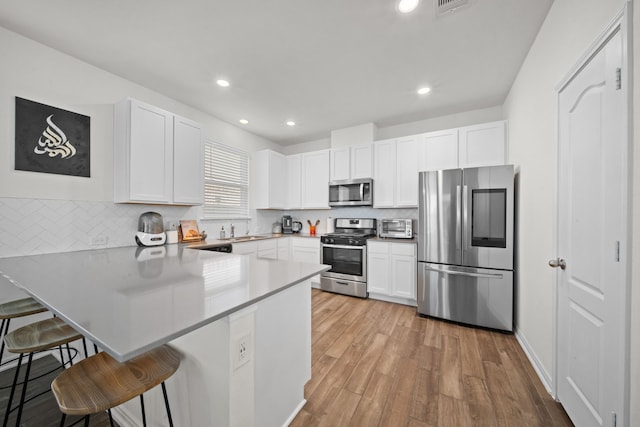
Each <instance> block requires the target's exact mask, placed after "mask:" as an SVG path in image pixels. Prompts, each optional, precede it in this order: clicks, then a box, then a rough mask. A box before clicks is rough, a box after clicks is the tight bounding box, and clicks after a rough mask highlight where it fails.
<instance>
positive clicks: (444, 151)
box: [419, 129, 458, 171]
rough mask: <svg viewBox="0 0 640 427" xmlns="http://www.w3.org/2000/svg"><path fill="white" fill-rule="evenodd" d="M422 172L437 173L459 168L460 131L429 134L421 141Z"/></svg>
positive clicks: (453, 130)
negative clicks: (442, 170) (441, 170)
mask: <svg viewBox="0 0 640 427" xmlns="http://www.w3.org/2000/svg"><path fill="white" fill-rule="evenodd" d="M419 166H420V170H421V171H437V170H440V169H456V168H457V167H458V129H449V130H443V131H438V132H429V133H425V134H423V135H422V141H420V165H419Z"/></svg>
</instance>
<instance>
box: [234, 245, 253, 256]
mask: <svg viewBox="0 0 640 427" xmlns="http://www.w3.org/2000/svg"><path fill="white" fill-rule="evenodd" d="M232 252H233V253H234V254H238V255H254V256H255V255H257V254H258V242H242V243H233V245H232Z"/></svg>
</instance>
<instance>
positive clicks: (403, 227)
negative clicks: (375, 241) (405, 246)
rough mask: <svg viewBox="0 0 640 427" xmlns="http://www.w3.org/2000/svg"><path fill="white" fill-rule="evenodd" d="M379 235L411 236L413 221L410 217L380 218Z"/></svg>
mask: <svg viewBox="0 0 640 427" xmlns="http://www.w3.org/2000/svg"><path fill="white" fill-rule="evenodd" d="M379 224H380V230H379V231H378V236H379V237H390V238H394V239H411V238H413V221H412V220H410V219H381V220H380V222H379Z"/></svg>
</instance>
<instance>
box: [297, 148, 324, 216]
mask: <svg viewBox="0 0 640 427" xmlns="http://www.w3.org/2000/svg"><path fill="white" fill-rule="evenodd" d="M301 172H302V207H303V208H316V209H329V150H320V151H312V152H309V153H303V154H302V170H301Z"/></svg>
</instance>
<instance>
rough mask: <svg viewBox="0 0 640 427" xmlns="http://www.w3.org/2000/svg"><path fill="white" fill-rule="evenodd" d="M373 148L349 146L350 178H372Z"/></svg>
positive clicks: (368, 146)
mask: <svg viewBox="0 0 640 427" xmlns="http://www.w3.org/2000/svg"><path fill="white" fill-rule="evenodd" d="M372 165H373V147H372V145H371V144H360V145H352V146H351V178H352V179H360V178H372V177H373V174H372V171H371V169H372Z"/></svg>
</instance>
